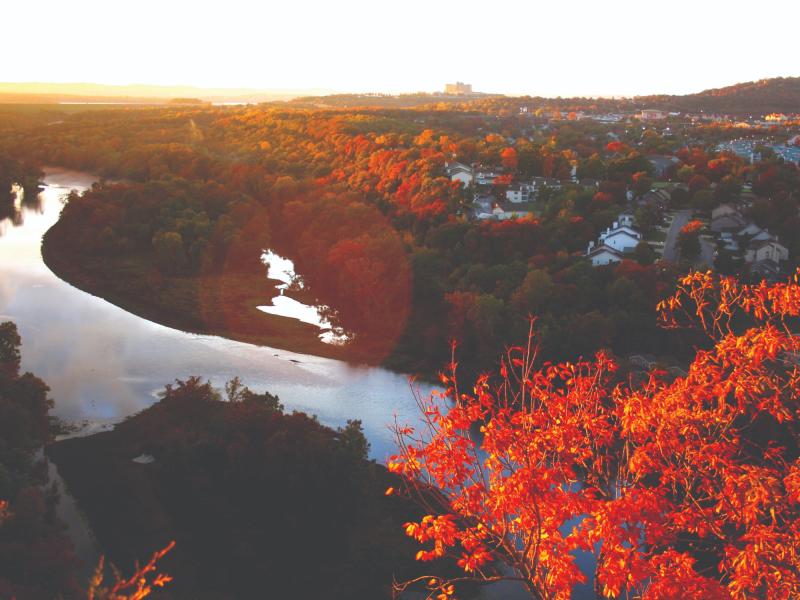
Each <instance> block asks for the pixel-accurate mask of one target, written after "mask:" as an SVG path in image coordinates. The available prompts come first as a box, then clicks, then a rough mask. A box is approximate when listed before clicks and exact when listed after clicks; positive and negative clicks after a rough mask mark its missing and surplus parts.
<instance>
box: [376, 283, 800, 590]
mask: <svg viewBox="0 0 800 600" xmlns="http://www.w3.org/2000/svg"><path fill="white" fill-rule="evenodd" d="M799 275H800V273H799ZM658 312H659V318H660V322H661V324H662V325H663V326H665V327H668V328H673V327H682V326H685V325H687V324H692V325H694V326H699V327H700V328H702V330H703V331H705V332H706V333H707V334H708V335H709V338H710V341H711V342H712V345H711V347H710V349H709V350H700V351H698V352H697V355H696V357H695V359H694V362H693V363H692V364H691V366H690V367H689V369H688V373H687V374H686V375H685V376H682V377H677V378H674V379H670V378H668V377H667V376H666V374H664V373H663V372H658V371H655V372H653V373H651V374H650V376H649V379H648V380H647V382H646V383H644V384H642V385H633V384H632V383H629V382H626V381H624V380H622V381H621V379H622V378H620V377H619V376H618V375H617V364H616V362H615V361H614V360H613V359H612V358H610V357H609V356H607V355H605V354H603V353H600V354H598V355H597V356H595V358H594V359H593V360H590V361H580V362H578V363H575V364H571V363H564V364H549V363H545V364H544V366H543V367H541V368H536V367H535V366H534V364H535V359H536V350H535V347H534V346H533V345H532V344H531V343H529V345H528V347H527V348H512V349H510V350H509V351H508V354H507V356H506V358H505V359H504V361H503V363H502V367H501V370H500V375H501V377H500V383H499V384H498V385H496V386H493V385H492V384H491V383H490V379H489V378H488V377H486V376H484V377H482V378H480V379H479V380H478V382H477V384H476V385H475V387H474V388H473V390H472V393H469V394H466V393H462V392H461V391H460V390H459V388H458V385H457V382H456V379H455V369H456V365H455V363H452V364H451V365H450V374H448V375H443V376H442V381H443V383H444V384H445V386H446V390H445V391H444V392H442V393H438V394H434V395H433V396H432V397H431V398H430V399H422V398H418V402H419V403H420V408H421V411H422V415H423V418H424V426H423V427H421V428H420V430H419V431H417V430H415V429H412V428H409V427H402V428H401V427H398V428H397V429H396V433H397V438H398V444H399V449H400V452H399V454H398V455H397V456H395V457H392V459H391V460H390V463H389V468H390V470H392V471H393V472H395V473H399V474H401V475H402V476H403V478H404V482H405V487H404V489H403V491H402V492H397V491H395V493H406V494H410V495H412V496H414V497H416V498H417V499H418V500H419V501H420V502H421V503H422V504H423V506H424V507H425V508H426V510H427V511H428V512H429V513H430V514H428V516H426V517H424V518H423V519H422V520H421V521H419V522H415V523H408V524H407V525H406V533H407V534H408V535H409V536H411V537H413V538H414V539H415V540H417V541H418V542H419V543H420V544H423V545H424V549H423V550H421V551H420V552H419V554H418V555H417V558H418V559H420V560H432V559H435V558H439V557H444V556H449V557H452V558H454V559H455V560H456V561H457V562H458V564H459V565H460V566H461V567H462V568H463V570H464V572H465V576H464V577H460V578H458V579H457V580H449V581H448V580H444V579H441V578H433V579H432V580H430V581H429V582H428V588H429V589H430V590H431V592H430V595H429V597H431V598H432V597H434V594H437V593H439V594H444V595H445V596H442V597H446V596H447V595H448V590H450V592H449V593H450V594H452V588H449V587H448V586H451V585H452V584H453V583H454V581H456V582H457V581H463V580H465V579H470V580H475V581H480V582H488V581H495V580H498V579H515V580H518V581H520V582H521V583H522V584H523V585H524V586H526V587H527V589H528V590H529V591H530V593H531V595H532V596H533V597H535V598H542V599H551V598H553V599H555V598H569V597H570V595H571V593H572V590H573V587H574V586H575V585H576V584H579V583H582V582H586V581H587V580H588V579H590V578H591V579H592V580H593V583H594V587H595V590H596V591H597V593H598V594H599V595H601V596H603V597H607V598H613V597H619V596H622V595H624V596H626V597H641V598H678V597H681V598H686V597H691V598H749V597H760V598H790V597H800V459H798V449H799V448H800V442H799V440H800V427H799V426H798V419H800V403H798V390H799V389H800V359H799V358H798V357H800V348H799V347H798V346H799V345H800V344H799V342H798V338H797V319H798V317H800V284H798V277H795V278H794V280H793V281H791V282H789V283H785V284H776V285H768V284H765V283H762V284H760V285H755V286H748V285H742V284H740V283H739V282H738V281H736V280H734V279H724V278H723V279H717V278H716V277H715V276H714V275H712V274H711V273H705V274H704V273H693V274H690V275H688V276H686V277H685V278H683V279H682V280H681V281H680V282H679V287H678V290H677V292H676V293H675V294H674V295H673V296H672V297H670V298H668V299H667V300H665V301H663V302H662V303H660V304H659V306H658ZM475 429H479V430H480V434H481V437H482V439H481V441H480V442H478V441H476V438H475V435H474V434H473V433H471V431H474V430H475ZM576 551H584V552H588V553H591V554H593V555H594V557H595V560H596V567H595V570H594V572H593V573H584V572H582V571H581V570H580V569H579V568H578V566H577V564H576V559H575V556H574V553H575V552H576ZM500 563H504V564H505V565H506V566H507V567H510V569H511V571H512V572H511V573H509V570H508V569H506V568H500V567H499V564H500ZM407 587H408V583H406V584H399V585H397V586H396V589H397V590H402V589H406V588H407Z"/></svg>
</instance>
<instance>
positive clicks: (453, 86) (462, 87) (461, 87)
mask: <svg viewBox="0 0 800 600" xmlns="http://www.w3.org/2000/svg"><path fill="white" fill-rule="evenodd" d="M444 93H445V94H453V95H456V96H466V95H467V94H471V93H472V84H470V83H462V82H460V81H456V82H455V83H446V84H445V85H444Z"/></svg>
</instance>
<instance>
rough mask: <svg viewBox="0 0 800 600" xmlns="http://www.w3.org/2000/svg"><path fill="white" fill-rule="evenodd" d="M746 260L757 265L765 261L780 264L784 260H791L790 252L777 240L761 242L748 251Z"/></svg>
mask: <svg viewBox="0 0 800 600" xmlns="http://www.w3.org/2000/svg"><path fill="white" fill-rule="evenodd" d="M744 260H745V262H748V263H757V262H761V261H763V260H771V261H772V262H774V263H780V262H781V261H782V260H789V250H788V249H787V248H786V246H784V245H783V244H780V243H778V241H777V240H769V241H764V242H759V243H756V244H753V245H751V246H750V248H748V249H747V253H746V254H745V256H744Z"/></svg>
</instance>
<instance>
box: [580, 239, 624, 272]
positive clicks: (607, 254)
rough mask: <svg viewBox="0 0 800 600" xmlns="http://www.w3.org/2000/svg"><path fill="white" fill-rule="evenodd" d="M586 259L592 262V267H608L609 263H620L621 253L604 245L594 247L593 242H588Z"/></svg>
mask: <svg viewBox="0 0 800 600" xmlns="http://www.w3.org/2000/svg"><path fill="white" fill-rule="evenodd" d="M586 257H587V258H588V259H589V260H591V261H592V266H593V267H602V266H603V265H610V264H611V263H618V262H621V261H622V253H621V252H619V251H617V250H614V248H610V247H608V246H606V245H605V244H600V245H599V246H595V245H594V242H589V248H588V249H587V250H586Z"/></svg>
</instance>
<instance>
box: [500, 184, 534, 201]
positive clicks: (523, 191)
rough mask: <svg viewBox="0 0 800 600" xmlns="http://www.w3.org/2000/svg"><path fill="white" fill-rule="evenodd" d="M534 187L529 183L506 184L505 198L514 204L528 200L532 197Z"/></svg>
mask: <svg viewBox="0 0 800 600" xmlns="http://www.w3.org/2000/svg"><path fill="white" fill-rule="evenodd" d="M534 191H535V188H534V186H533V184H531V183H516V184H514V185H510V186H508V189H507V190H506V200H508V201H509V202H513V203H514V204H520V203H522V202H530V201H531V200H533V198H534Z"/></svg>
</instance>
